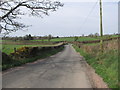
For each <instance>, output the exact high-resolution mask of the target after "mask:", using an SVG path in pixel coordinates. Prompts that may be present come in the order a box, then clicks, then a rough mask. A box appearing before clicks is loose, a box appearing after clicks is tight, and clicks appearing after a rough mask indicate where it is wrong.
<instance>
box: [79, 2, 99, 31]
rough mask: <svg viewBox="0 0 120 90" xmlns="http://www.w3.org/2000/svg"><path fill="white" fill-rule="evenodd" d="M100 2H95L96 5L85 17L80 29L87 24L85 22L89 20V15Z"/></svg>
mask: <svg viewBox="0 0 120 90" xmlns="http://www.w3.org/2000/svg"><path fill="white" fill-rule="evenodd" d="M97 3H98V0H97V1H96V3H95V4H94V6H93V7H92V9H91V10H90V12H89V14H88V15H87V17H86V18H85V20H84V22H83V23H82V24H81V26H80V29H81V30H82V27H83V26H84V25H85V23H86V22H87V20H88V18H89V16H90V15H91V13H92V12H93V10H94V9H95V7H96V5H97Z"/></svg>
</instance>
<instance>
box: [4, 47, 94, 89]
mask: <svg viewBox="0 0 120 90" xmlns="http://www.w3.org/2000/svg"><path fill="white" fill-rule="evenodd" d="M2 78H3V84H2V86H3V88H92V85H91V83H90V81H89V79H88V76H87V74H86V68H85V67H84V63H82V57H81V56H80V55H79V54H78V53H77V52H76V51H75V50H74V48H73V47H72V46H71V45H66V46H65V49H64V50H63V51H62V52H59V53H58V54H56V55H53V56H51V57H49V58H46V59H42V60H38V61H36V62H34V63H29V64H26V65H23V66H21V67H18V68H14V69H11V70H8V71H5V72H3V76H2Z"/></svg>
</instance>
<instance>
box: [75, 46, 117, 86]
mask: <svg viewBox="0 0 120 90" xmlns="http://www.w3.org/2000/svg"><path fill="white" fill-rule="evenodd" d="M73 47H74V48H75V50H76V51H77V52H79V53H80V54H81V55H82V56H83V57H84V58H85V59H86V61H87V62H88V64H89V65H91V66H92V67H93V68H94V69H95V71H96V73H97V74H99V75H100V76H101V77H102V78H103V80H104V81H105V82H106V83H107V84H108V86H109V88H119V84H118V50H116V49H112V50H110V49H106V50H105V51H104V53H103V54H101V53H99V49H96V48H95V47H97V48H98V46H96V45H95V46H93V47H94V49H92V51H90V52H86V50H85V49H84V48H85V47H82V48H78V47H77V46H75V45H73ZM90 48H91V47H89V49H90Z"/></svg>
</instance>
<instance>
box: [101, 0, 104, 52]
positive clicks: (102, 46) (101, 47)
mask: <svg viewBox="0 0 120 90" xmlns="http://www.w3.org/2000/svg"><path fill="white" fill-rule="evenodd" d="M100 36H101V40H100V44H101V51H102V52H103V23H102V0H100Z"/></svg>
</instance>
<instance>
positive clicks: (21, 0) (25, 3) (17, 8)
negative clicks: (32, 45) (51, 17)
mask: <svg viewBox="0 0 120 90" xmlns="http://www.w3.org/2000/svg"><path fill="white" fill-rule="evenodd" d="M62 6H63V4H62V3H61V2H58V1H50V0H0V33H4V34H8V33H10V32H15V31H17V30H20V29H23V28H26V27H28V26H26V25H24V24H23V23H20V22H18V18H20V16H21V15H25V14H29V15H32V16H39V17H42V14H45V15H48V14H49V11H56V10H57V9H58V8H59V7H62ZM23 8H24V9H23ZM24 10H28V11H29V12H28V11H27V13H26V12H25V11H24Z"/></svg>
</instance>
